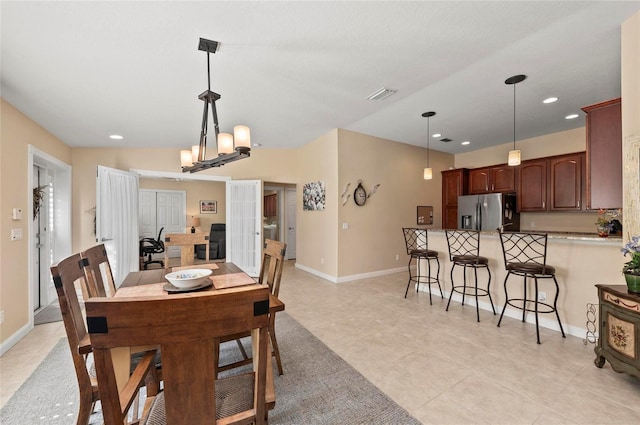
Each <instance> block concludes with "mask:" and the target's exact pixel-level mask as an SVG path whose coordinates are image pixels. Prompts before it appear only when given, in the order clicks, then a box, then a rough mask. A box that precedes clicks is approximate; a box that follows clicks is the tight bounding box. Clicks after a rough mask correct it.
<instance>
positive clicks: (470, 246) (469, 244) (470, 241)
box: [445, 230, 496, 322]
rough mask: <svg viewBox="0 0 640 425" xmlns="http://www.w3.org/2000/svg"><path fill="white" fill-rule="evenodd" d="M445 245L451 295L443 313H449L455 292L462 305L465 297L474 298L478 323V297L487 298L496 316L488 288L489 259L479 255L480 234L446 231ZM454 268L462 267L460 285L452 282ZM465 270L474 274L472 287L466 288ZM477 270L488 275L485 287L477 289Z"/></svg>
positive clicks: (464, 231) (469, 231)
mask: <svg viewBox="0 0 640 425" xmlns="http://www.w3.org/2000/svg"><path fill="white" fill-rule="evenodd" d="M446 235H447V245H448V247H449V261H451V263H452V265H451V293H450V294H449V302H447V308H446V309H445V311H449V304H451V298H452V297H453V293H454V292H456V293H458V294H461V295H462V305H464V300H465V297H466V296H467V295H469V296H473V297H475V300H476V319H477V320H478V322H479V321H480V307H479V305H478V297H489V302H490V303H491V309H492V310H493V314H494V315H495V314H496V309H495V307H494V306H493V300H492V299H491V292H490V291H489V288H490V286H491V270H489V259H488V258H487V257H482V256H480V255H479V253H480V232H478V231H477V230H447V231H446ZM456 266H461V267H462V270H463V272H462V280H463V282H462V284H456V283H455V282H454V281H453V271H454V269H455V268H456ZM467 268H471V269H473V273H474V278H475V279H474V285H473V286H471V285H469V286H467ZM478 269H485V270H486V271H487V274H488V275H489V280H488V281H487V287H486V289H485V288H481V287H478Z"/></svg>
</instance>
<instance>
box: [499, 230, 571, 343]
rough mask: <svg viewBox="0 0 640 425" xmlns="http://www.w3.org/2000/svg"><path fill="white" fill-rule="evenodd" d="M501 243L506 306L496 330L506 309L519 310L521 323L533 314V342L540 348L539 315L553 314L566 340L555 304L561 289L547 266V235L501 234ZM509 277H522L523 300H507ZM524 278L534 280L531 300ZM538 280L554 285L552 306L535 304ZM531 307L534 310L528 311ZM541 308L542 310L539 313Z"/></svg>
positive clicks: (553, 269) (540, 303)
mask: <svg viewBox="0 0 640 425" xmlns="http://www.w3.org/2000/svg"><path fill="white" fill-rule="evenodd" d="M500 242H501V243H502V253H503V254H504V268H505V269H506V270H507V276H506V277H505V278H504V296H505V300H506V301H505V304H504V308H503V309H502V313H501V314H500V320H498V327H500V322H502V316H504V312H505V310H506V309H507V305H510V306H511V307H514V308H517V309H520V310H522V321H523V322H524V321H525V315H526V313H527V311H532V312H534V313H535V316H536V338H537V341H538V344H540V330H539V329H538V313H555V314H556V318H557V319H558V325H560V332H562V337H563V338H566V336H565V334H564V329H562V322H560V315H559V314H558V309H557V302H558V295H559V294H560V288H559V287H558V281H557V280H556V269H555V267H553V266H550V265H548V264H547V234H546V233H516V232H513V233H512V232H508V233H503V232H500ZM512 274H514V275H517V276H522V277H523V286H522V294H523V295H522V296H523V298H509V293H508V292H507V280H508V279H509V276H511V275H512ZM527 278H529V279H533V280H534V285H535V287H534V292H535V293H534V299H533V300H531V299H528V298H527ZM538 279H553V282H554V283H555V285H556V296H555V297H554V299H553V305H551V304H548V303H545V302H542V301H538V300H539V297H538V295H539V294H538ZM530 303H533V304H534V308H533V310H532V309H531V308H530V307H529V305H530ZM540 306H542V307H543V308H544V310H542V311H541V310H540Z"/></svg>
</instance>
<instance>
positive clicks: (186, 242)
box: [164, 233, 209, 271]
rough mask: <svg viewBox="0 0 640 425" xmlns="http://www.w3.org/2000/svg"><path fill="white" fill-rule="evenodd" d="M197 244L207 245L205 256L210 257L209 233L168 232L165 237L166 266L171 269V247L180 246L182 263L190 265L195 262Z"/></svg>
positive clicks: (182, 264)
mask: <svg viewBox="0 0 640 425" xmlns="http://www.w3.org/2000/svg"><path fill="white" fill-rule="evenodd" d="M196 245H205V255H206V257H205V258H209V234H208V233H167V234H166V236H165V237H164V247H165V250H164V268H165V270H167V271H168V270H169V268H170V266H169V248H170V247H172V246H178V247H180V265H181V266H190V265H193V263H194V262H195V251H194V247H195V246H196Z"/></svg>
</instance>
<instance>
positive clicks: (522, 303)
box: [507, 298, 556, 314]
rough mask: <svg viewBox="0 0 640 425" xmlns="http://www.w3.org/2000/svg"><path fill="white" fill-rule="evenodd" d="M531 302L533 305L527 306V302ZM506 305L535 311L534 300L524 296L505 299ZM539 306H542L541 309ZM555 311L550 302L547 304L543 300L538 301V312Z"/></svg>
mask: <svg viewBox="0 0 640 425" xmlns="http://www.w3.org/2000/svg"><path fill="white" fill-rule="evenodd" d="M514 302H519V303H520V304H514ZM528 303H531V304H533V305H534V307H528V306H527V304H528ZM507 305H510V306H511V307H513V308H517V309H518V310H524V311H529V312H531V313H535V312H536V310H535V301H534V300H528V299H524V298H511V299H509V300H507ZM540 307H542V309H540ZM555 311H556V309H555V307H553V306H552V305H551V304H547V303H545V302H542V301H538V313H545V314H546V313H554V312H555Z"/></svg>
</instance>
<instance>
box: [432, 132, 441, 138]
mask: <svg viewBox="0 0 640 425" xmlns="http://www.w3.org/2000/svg"><path fill="white" fill-rule="evenodd" d="M440 136H442V134H440V133H434V134H433V136H431V137H440Z"/></svg>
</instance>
